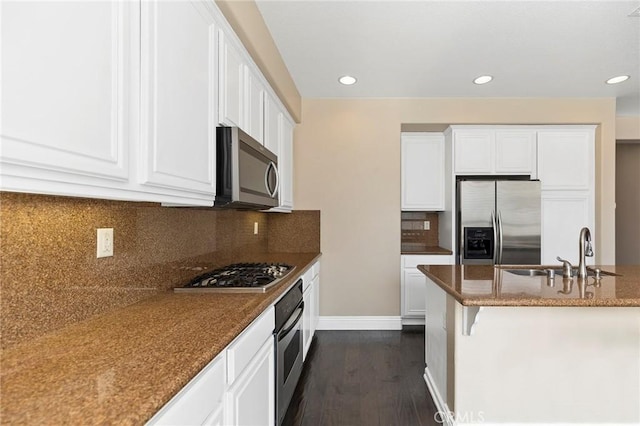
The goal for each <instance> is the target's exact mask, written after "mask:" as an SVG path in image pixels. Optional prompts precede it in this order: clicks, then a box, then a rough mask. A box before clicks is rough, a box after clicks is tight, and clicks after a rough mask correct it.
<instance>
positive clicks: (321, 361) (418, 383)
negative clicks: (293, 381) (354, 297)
mask: <svg viewBox="0 0 640 426" xmlns="http://www.w3.org/2000/svg"><path fill="white" fill-rule="evenodd" d="M314 340H315V341H314V342H313V343H312V345H311V349H310V350H309V354H308V356H307V361H305V368H304V370H303V372H302V377H301V378H300V382H299V383H298V387H297V388H296V391H295V394H294V396H293V399H292V401H291V404H290V405H289V410H288V411H287V414H286V417H285V419H284V421H283V425H286V426H294V425H295V426H297V425H340V426H349V425H351V426H355V425H381V426H382V425H385V426H386V425H394V426H396V425H397V426H402V425H407V426H413V425H436V424H438V423H436V421H435V420H434V415H435V413H436V411H437V410H436V407H435V405H434V404H433V401H432V399H431V396H430V395H429V391H428V389H427V385H426V384H425V382H424V379H423V378H422V375H423V373H424V327H412V328H405V330H403V331H318V332H316V337H315V339H314Z"/></svg>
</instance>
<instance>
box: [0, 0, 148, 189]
mask: <svg viewBox="0 0 640 426" xmlns="http://www.w3.org/2000/svg"><path fill="white" fill-rule="evenodd" d="M137 7H139V4H138V5H137ZM136 13H137V10H136V3H135V2H18V1H16V2H4V3H3V5H2V15H1V16H2V120H1V121H2V154H1V157H0V160H1V162H2V180H3V182H2V189H4V190H13V191H23V192H39V193H59V194H61V195H88V194H89V193H90V192H91V190H84V191H83V190H82V189H81V188H78V187H77V185H78V184H90V185H93V186H118V184H120V185H121V184H122V183H126V182H127V180H128V179H129V161H130V156H129V147H130V143H132V120H134V119H135V118H136V116H135V113H136V108H135V105H132V104H131V102H132V96H133V95H134V93H135V92H136V90H137V87H138V85H137V84H138V83H137V81H136V64H135V51H132V49H134V48H133V46H135V40H136V36H137V33H136V31H137V29H136V26H135V24H132V22H135V17H136ZM134 127H135V126H134ZM133 139H134V141H135V138H133ZM93 191H96V190H95V189H93Z"/></svg>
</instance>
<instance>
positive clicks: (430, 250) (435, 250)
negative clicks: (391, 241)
mask: <svg viewBox="0 0 640 426" xmlns="http://www.w3.org/2000/svg"><path fill="white" fill-rule="evenodd" d="M400 254H403V255H411V254H439V255H451V254H453V252H452V251H451V250H449V249H446V248H442V247H438V246H425V247H420V248H411V249H409V248H402V249H401V251H400Z"/></svg>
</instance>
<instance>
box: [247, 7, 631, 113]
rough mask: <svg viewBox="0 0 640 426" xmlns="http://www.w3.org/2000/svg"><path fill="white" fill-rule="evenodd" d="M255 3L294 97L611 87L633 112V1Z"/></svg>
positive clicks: (604, 91) (584, 92) (569, 92)
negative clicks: (484, 79) (348, 82)
mask: <svg viewBox="0 0 640 426" xmlns="http://www.w3.org/2000/svg"><path fill="white" fill-rule="evenodd" d="M256 3H257V5H258V7H259V9H260V11H261V13H262V16H263V17H264V20H265V22H266V24H267V27H268V28H269V30H270V31H271V34H272V35H273V38H274V40H275V42H276V45H277V46H278V48H279V50H280V52H281V54H282V57H283V59H284V61H285V63H286V65H287V67H288V68H289V72H290V73H291V75H292V77H293V79H294V81H295V83H296V85H297V87H298V90H299V92H300V94H301V95H302V96H303V97H308V98H336V97H338V98H340V97H349V98H352V97H616V98H617V111H616V114H617V115H640V84H639V81H640V17H629V16H628V15H629V14H631V13H632V12H634V11H635V10H636V9H638V8H640V1H639V0H634V1H575V0H574V1H539V0H538V1H484V0H483V1H428V0H422V1H399V0H393V1H392V0H379V1H371V0H369V1H362V0H359V1H354V0H333V1H310V0H293V1H292V0H288V1H280V0H256ZM344 74H350V75H353V76H355V77H357V78H358V82H357V84H355V85H353V86H343V85H341V84H339V83H338V81H337V80H338V77H340V76H342V75H344ZM482 74H490V75H492V76H494V80H493V81H492V82H491V83H489V84H486V85H483V86H478V85H475V84H473V83H472V80H473V79H474V78H475V77H477V76H479V75H482ZM621 74H628V75H630V76H631V78H630V79H629V80H627V81H626V82H624V83H621V84H618V85H607V84H605V83H604V82H605V80H607V79H608V78H610V77H613V76H617V75H621Z"/></svg>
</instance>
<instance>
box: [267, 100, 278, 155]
mask: <svg viewBox="0 0 640 426" xmlns="http://www.w3.org/2000/svg"><path fill="white" fill-rule="evenodd" d="M281 115H282V113H281V112H280V108H278V104H277V103H276V101H275V100H274V99H273V97H272V96H271V95H269V94H267V93H265V96H264V117H265V119H264V146H265V147H266V148H267V149H268V150H269V151H271V152H273V153H276V154H277V153H278V152H279V146H278V145H279V138H280V116H281Z"/></svg>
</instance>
